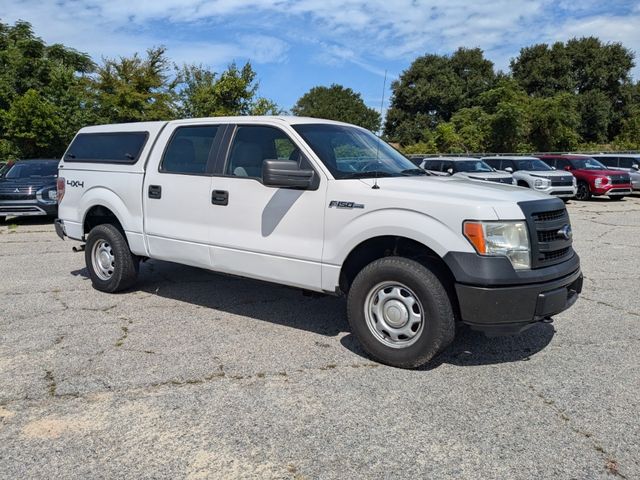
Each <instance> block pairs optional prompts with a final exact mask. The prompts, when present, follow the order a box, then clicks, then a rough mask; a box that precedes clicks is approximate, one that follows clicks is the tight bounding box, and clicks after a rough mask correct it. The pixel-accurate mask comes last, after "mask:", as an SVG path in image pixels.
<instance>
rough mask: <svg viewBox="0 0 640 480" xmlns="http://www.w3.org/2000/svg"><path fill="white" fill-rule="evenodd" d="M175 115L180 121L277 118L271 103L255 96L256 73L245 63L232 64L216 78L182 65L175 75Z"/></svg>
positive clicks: (209, 72)
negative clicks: (176, 77)
mask: <svg viewBox="0 0 640 480" xmlns="http://www.w3.org/2000/svg"><path fill="white" fill-rule="evenodd" d="M178 82H179V88H178V89H179V92H180V93H179V94H178V97H179V112H180V115H181V116H183V117H188V118H192V117H213V116H225V115H279V114H280V113H282V111H281V109H280V108H279V107H278V106H277V105H276V104H275V102H273V101H271V100H269V99H266V98H264V97H260V96H258V86H259V85H258V82H257V81H256V72H255V71H254V70H253V67H252V66H251V64H250V63H249V62H247V63H246V64H245V65H244V66H243V67H242V68H238V67H237V66H236V64H235V63H232V64H231V65H229V67H228V68H227V70H225V71H224V72H222V73H221V74H217V73H215V72H212V71H211V70H208V69H206V68H204V67H203V66H202V65H184V66H183V67H182V68H180V69H179V71H178Z"/></svg>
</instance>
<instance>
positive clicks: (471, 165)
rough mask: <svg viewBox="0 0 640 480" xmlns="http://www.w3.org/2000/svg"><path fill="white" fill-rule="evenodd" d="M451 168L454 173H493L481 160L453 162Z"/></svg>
mask: <svg viewBox="0 0 640 480" xmlns="http://www.w3.org/2000/svg"><path fill="white" fill-rule="evenodd" d="M453 168H454V169H455V171H456V172H493V168H491V167H490V166H489V165H488V164H486V163H485V162H483V161H482V160H461V161H457V162H453Z"/></svg>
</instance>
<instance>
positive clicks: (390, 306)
mask: <svg viewBox="0 0 640 480" xmlns="http://www.w3.org/2000/svg"><path fill="white" fill-rule="evenodd" d="M382 311H383V314H384V320H385V322H386V323H387V324H388V325H389V326H390V327H393V328H400V327H402V326H403V325H405V324H406V323H407V322H408V321H409V312H408V310H407V307H406V306H405V305H404V304H403V303H402V302H400V301H399V300H389V301H388V302H385V304H384V307H383V309H382Z"/></svg>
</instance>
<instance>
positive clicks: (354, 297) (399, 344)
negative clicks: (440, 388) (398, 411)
mask: <svg viewBox="0 0 640 480" xmlns="http://www.w3.org/2000/svg"><path fill="white" fill-rule="evenodd" d="M347 313H348V317H349V324H350V326H351V331H352V332H353V334H354V335H355V336H356V337H357V338H358V340H359V341H360V343H361V344H362V346H363V348H364V349H365V350H366V352H367V353H368V354H369V355H370V356H371V357H372V358H374V359H375V360H377V361H379V362H381V363H385V364H387V365H391V366H394V367H401V368H415V367H419V366H421V365H424V364H425V363H427V362H428V361H429V360H431V359H432V358H433V357H435V356H436V355H437V354H438V353H440V352H441V351H442V350H444V349H445V348H446V347H447V346H448V345H449V344H450V343H451V342H452V341H453V337H454V335H455V317H454V313H453V307H452V305H451V300H450V299H449V295H448V294H447V291H446V289H445V287H444V285H443V284H442V282H441V281H440V279H439V278H438V276H437V275H436V274H435V273H434V272H433V271H431V270H430V269H429V268H427V267H425V266H424V265H422V264H420V263H418V262H416V261H414V260H411V259H408V258H403V257H385V258H382V259H379V260H376V261H374V262H372V263H370V264H369V265H367V266H366V267H365V268H364V269H363V270H362V271H361V272H360V273H359V274H358V275H357V276H356V278H355V280H354V281H353V284H352V285H351V288H350V290H349V296H348V298H347Z"/></svg>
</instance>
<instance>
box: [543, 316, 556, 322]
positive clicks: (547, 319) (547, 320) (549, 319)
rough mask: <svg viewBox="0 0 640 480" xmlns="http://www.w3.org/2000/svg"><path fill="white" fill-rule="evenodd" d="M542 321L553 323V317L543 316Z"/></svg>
mask: <svg viewBox="0 0 640 480" xmlns="http://www.w3.org/2000/svg"><path fill="white" fill-rule="evenodd" d="M542 323H553V318H551V317H547V318H543V319H542Z"/></svg>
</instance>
